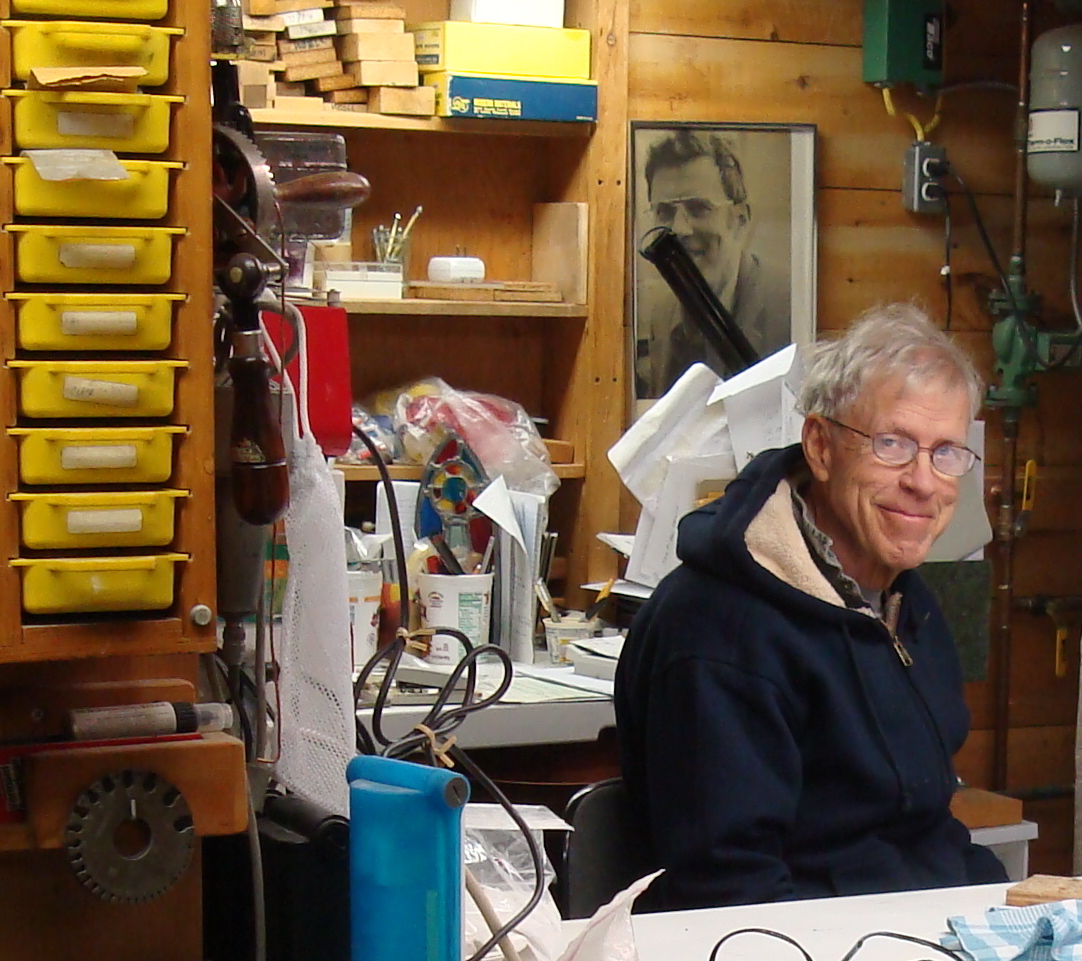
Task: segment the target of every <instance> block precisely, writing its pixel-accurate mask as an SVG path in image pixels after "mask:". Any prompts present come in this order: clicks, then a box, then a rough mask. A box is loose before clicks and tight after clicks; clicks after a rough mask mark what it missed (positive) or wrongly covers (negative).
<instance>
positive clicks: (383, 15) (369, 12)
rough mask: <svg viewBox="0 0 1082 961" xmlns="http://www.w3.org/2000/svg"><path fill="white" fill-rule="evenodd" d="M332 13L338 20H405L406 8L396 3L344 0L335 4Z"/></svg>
mask: <svg viewBox="0 0 1082 961" xmlns="http://www.w3.org/2000/svg"><path fill="white" fill-rule="evenodd" d="M334 15H335V17H337V18H338V19H339V20H405V19H406V10H405V8H404V7H400V6H399V5H398V4H397V3H380V2H378V0H376V2H365V0H345V2H343V3H337V4H335V8H334Z"/></svg>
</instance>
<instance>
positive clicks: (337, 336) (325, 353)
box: [263, 304, 353, 457]
mask: <svg viewBox="0 0 1082 961" xmlns="http://www.w3.org/2000/svg"><path fill="white" fill-rule="evenodd" d="M297 306H298V309H299V310H300V312H301V316H303V317H304V325H305V332H306V333H307V335H308V418H309V420H310V421H311V422H312V433H313V434H315V435H316V440H317V441H319V446H320V447H321V448H323V453H324V454H326V455H327V456H328V457H338V456H339V455H341V454H344V453H345V452H346V451H347V450H349V445H350V441H351V440H352V438H353V414H352V408H353V391H352V387H351V384H350V365H349V328H348V321H347V319H346V312H345V311H344V310H343V309H342V308H341V307H320V306H315V305H308V304H303V305H302V304H299V305H297ZM263 317H264V323H265V324H266V328H267V331H268V332H269V333H270V336H271V339H272V340H273V341H274V346H275V347H277V348H278V351H279V353H281V352H282V350H283V349H284V347H285V345H291V344H292V330H291V329H290V327H289V325H288V324H284V323H282V322H281V319H280V318H279V316H278V315H277V314H275V313H273V312H271V311H264V314H263ZM288 369H289V377H290V379H291V380H292V381H293V384H294V386H296V387H297V389H298V390H299V389H300V382H301V381H300V377H301V372H300V361H299V358H296V357H294V358H293V360H292V361H290V363H289V365H288Z"/></svg>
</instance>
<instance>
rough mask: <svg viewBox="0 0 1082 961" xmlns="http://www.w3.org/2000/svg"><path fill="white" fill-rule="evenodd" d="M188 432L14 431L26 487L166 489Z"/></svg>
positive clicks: (179, 429)
mask: <svg viewBox="0 0 1082 961" xmlns="http://www.w3.org/2000/svg"><path fill="white" fill-rule="evenodd" d="M186 432H187V428H186V427H179V426H176V425H172V424H170V425H163V426H161V427H9V428H8V434H9V435H10V436H12V437H14V438H15V441H16V443H17V444H18V447H19V480H21V481H22V482H23V483H24V484H164V483H165V482H166V481H168V480H169V478H170V477H171V476H172V474H173V438H174V437H176V436H178V435H181V434H184V433H186Z"/></svg>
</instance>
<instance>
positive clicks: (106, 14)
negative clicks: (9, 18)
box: [11, 0, 169, 20]
mask: <svg viewBox="0 0 1082 961" xmlns="http://www.w3.org/2000/svg"><path fill="white" fill-rule="evenodd" d="M11 12H12V13H22V14H27V15H29V16H34V17H101V18H103V19H109V20H112V19H116V20H161V18H162V17H164V16H165V15H166V14H167V13H168V12H169V0H11Z"/></svg>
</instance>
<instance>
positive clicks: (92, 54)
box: [0, 20, 184, 87]
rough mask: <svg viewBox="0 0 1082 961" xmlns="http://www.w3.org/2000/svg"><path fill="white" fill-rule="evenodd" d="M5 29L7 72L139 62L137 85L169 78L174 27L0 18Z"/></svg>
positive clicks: (24, 75)
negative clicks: (8, 35) (7, 33)
mask: <svg viewBox="0 0 1082 961" xmlns="http://www.w3.org/2000/svg"><path fill="white" fill-rule="evenodd" d="M0 27H6V28H7V29H8V30H9V31H10V32H11V65H12V74H13V75H14V76H15V78H16V79H17V80H29V79H30V71H31V68H34V67H142V68H143V69H144V70H145V71H146V73H145V74H144V75H143V76H142V77H140V78H139V86H141V87H157V86H160V85H161V84H163V83H165V81H166V80H168V79H169V45H170V38H171V37H175V36H178V35H180V34H183V33H184V31H183V30H180V29H178V28H176V27H151V26H149V25H147V24H145V23H92V22H85V21H80V20H0Z"/></svg>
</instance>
